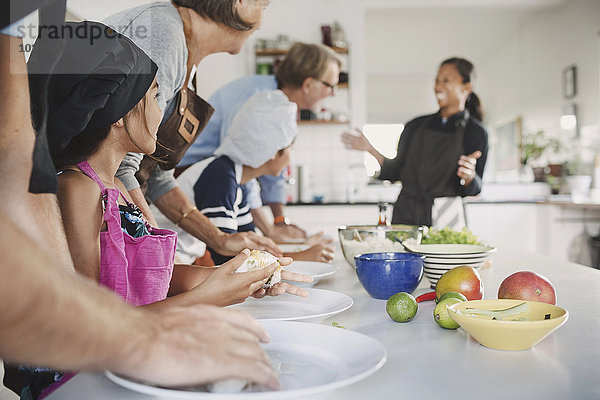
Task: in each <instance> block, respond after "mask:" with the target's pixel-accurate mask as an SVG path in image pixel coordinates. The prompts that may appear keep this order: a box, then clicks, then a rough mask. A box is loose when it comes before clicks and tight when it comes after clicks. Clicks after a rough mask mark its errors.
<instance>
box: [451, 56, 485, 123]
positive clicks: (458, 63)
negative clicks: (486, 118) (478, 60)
mask: <svg viewBox="0 0 600 400" xmlns="http://www.w3.org/2000/svg"><path fill="white" fill-rule="evenodd" d="M447 64H451V65H454V67H455V68H456V70H457V71H458V73H459V75H460V76H461V77H462V80H463V83H469V82H471V81H473V79H474V75H475V67H474V66H473V63H471V62H470V61H469V60H465V59H464V58H458V57H453V58H449V59H447V60H444V61H442V64H441V65H447ZM465 107H466V109H467V110H468V111H469V114H470V115H471V116H472V117H473V118H476V119H478V120H479V121H483V108H482V106H481V101H480V100H479V97H478V96H477V95H476V94H475V92H471V94H470V95H469V97H468V98H467V102H466V104H465Z"/></svg>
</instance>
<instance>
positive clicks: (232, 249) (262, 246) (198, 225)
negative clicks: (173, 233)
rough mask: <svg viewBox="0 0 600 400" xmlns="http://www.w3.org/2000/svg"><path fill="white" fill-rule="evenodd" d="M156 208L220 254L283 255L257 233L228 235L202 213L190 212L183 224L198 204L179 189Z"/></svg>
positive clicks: (171, 192) (164, 197)
mask: <svg viewBox="0 0 600 400" xmlns="http://www.w3.org/2000/svg"><path fill="white" fill-rule="evenodd" d="M154 204H155V205H156V207H158V209H159V210H160V211H161V212H162V213H163V214H164V215H165V216H166V217H167V218H169V219H170V220H171V221H173V222H178V221H179V226H180V227H181V228H182V229H183V230H185V231H186V232H188V233H189V234H190V235H192V236H194V237H196V238H198V239H199V240H201V241H203V242H204V243H206V244H207V246H208V247H210V248H212V249H213V250H215V251H216V252H218V253H219V254H223V255H227V256H232V255H235V254H237V253H239V252H240V251H242V250H243V249H246V248H249V249H257V250H266V251H268V252H270V253H273V254H276V255H280V254H281V249H279V247H278V246H277V245H276V244H275V243H274V242H273V241H272V240H271V239H269V238H266V237H262V236H259V235H257V234H255V233H254V232H241V233H225V232H223V231H221V230H220V229H219V228H217V227H216V226H215V225H214V224H213V223H212V222H211V221H210V220H209V219H208V218H207V217H206V216H205V215H204V214H202V213H201V212H199V211H198V210H194V211H192V212H190V213H189V214H187V216H186V217H185V218H184V219H183V220H180V219H181V216H182V215H183V214H184V213H185V212H186V211H187V210H190V209H192V208H193V207H194V206H195V204H194V203H193V202H192V201H191V200H190V199H189V198H188V197H187V196H186V195H185V193H184V192H183V191H182V190H181V188H179V186H177V187H175V188H173V189H171V190H170V191H169V192H167V193H165V194H164V195H163V196H162V197H160V198H159V199H158V200H157V201H156V202H155V203H154Z"/></svg>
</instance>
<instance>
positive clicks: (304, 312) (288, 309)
mask: <svg viewBox="0 0 600 400" xmlns="http://www.w3.org/2000/svg"><path fill="white" fill-rule="evenodd" d="M306 291H307V292H308V297H307V298H302V297H299V296H294V295H293V294H288V293H286V294H282V295H281V296H274V297H273V296H266V297H263V298H262V299H255V298H254V297H249V298H248V299H247V300H246V301H245V302H243V303H241V304H235V305H232V306H228V308H232V309H235V310H240V311H244V312H247V313H248V314H250V315H251V316H252V317H254V318H256V319H258V320H262V321H302V322H314V323H320V322H322V321H323V320H324V319H325V318H328V317H331V316H332V315H335V314H338V313H341V312H342V311H345V310H347V309H349V308H350V307H352V303H353V301H352V298H351V297H349V296H346V295H345V294H343V293H339V292H334V291H332V290H323V289H306Z"/></svg>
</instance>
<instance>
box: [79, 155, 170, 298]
mask: <svg viewBox="0 0 600 400" xmlns="http://www.w3.org/2000/svg"><path fill="white" fill-rule="evenodd" d="M77 166H78V167H79V168H80V169H81V170H82V171H83V172H84V173H85V174H86V175H87V176H89V177H90V178H92V179H93V180H94V181H95V182H96V183H97V184H98V186H99V187H100V190H102V202H103V206H104V220H105V221H106V225H107V230H106V231H103V232H100V284H101V285H104V286H106V287H107V288H109V289H111V290H113V291H114V292H115V293H117V294H118V295H119V296H121V297H122V298H123V299H124V300H125V301H126V302H128V303H130V304H133V305H135V306H141V305H145V304H149V303H154V302H157V301H159V300H163V299H165V298H166V297H167V292H168V291H169V285H170V282H171V275H172V273H173V264H174V261H175V246H176V244H177V234H176V233H175V232H173V231H170V230H167V229H157V228H152V227H148V230H149V232H150V235H145V236H142V237H137V238H134V237H132V236H131V235H129V234H128V233H127V232H124V231H123V230H122V229H121V215H120V213H119V205H118V202H117V200H118V197H119V195H121V196H123V195H122V194H121V193H120V192H119V190H118V189H109V188H106V186H104V184H103V183H102V181H101V180H100V178H99V177H98V175H97V174H96V172H95V171H94V170H93V169H92V167H91V166H90V165H89V164H88V163H87V161H84V162H81V163H79V164H77Z"/></svg>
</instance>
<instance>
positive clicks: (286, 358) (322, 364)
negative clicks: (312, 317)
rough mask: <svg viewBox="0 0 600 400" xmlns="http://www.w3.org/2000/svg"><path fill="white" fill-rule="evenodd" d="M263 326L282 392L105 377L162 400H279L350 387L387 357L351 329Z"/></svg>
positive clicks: (285, 324) (277, 323) (373, 342)
mask: <svg viewBox="0 0 600 400" xmlns="http://www.w3.org/2000/svg"><path fill="white" fill-rule="evenodd" d="M261 324H262V325H263V327H264V328H265V329H266V330H267V332H269V334H270V335H271V342H270V343H268V344H266V345H264V348H265V350H266V351H267V352H268V353H269V355H270V356H271V357H276V358H277V359H278V360H279V361H281V375H280V376H279V380H280V383H281V390H279V391H264V392H259V391H258V390H260V389H259V388H254V389H251V390H250V391H244V392H241V393H235V394H213V393H207V392H198V391H195V392H194V391H191V390H177V389H166V388H160V387H156V386H151V385H147V384H144V383H140V382H137V381H133V380H130V379H127V378H123V377H121V376H117V375H115V374H113V373H111V372H106V376H107V377H108V378H109V379H110V380H112V381H113V382H115V383H116V384H118V385H120V386H123V387H125V388H127V389H130V390H134V391H136V392H141V393H146V394H150V395H154V396H157V397H161V398H173V399H196V400H204V399H213V400H216V399H219V400H259V399H265V400H274V399H289V398H296V397H301V396H311V395H313V396H314V395H316V394H318V393H326V392H330V391H333V390H335V389H338V388H341V387H344V386H348V385H350V384H352V383H355V382H358V381H360V380H362V379H365V378H366V377H368V376H369V375H372V374H373V373H375V372H376V371H377V370H378V369H379V368H381V366H382V365H383V364H384V363H385V361H386V358H387V355H386V351H385V348H384V347H383V345H382V344H381V343H379V342H378V341H376V340H375V339H371V338H370V337H368V336H365V335H363V334H360V333H357V332H353V331H350V330H346V329H340V328H334V327H331V326H326V325H318V324H303V323H299V322H289V321H272V322H267V321H263V322H261ZM349 349H351V351H349Z"/></svg>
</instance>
